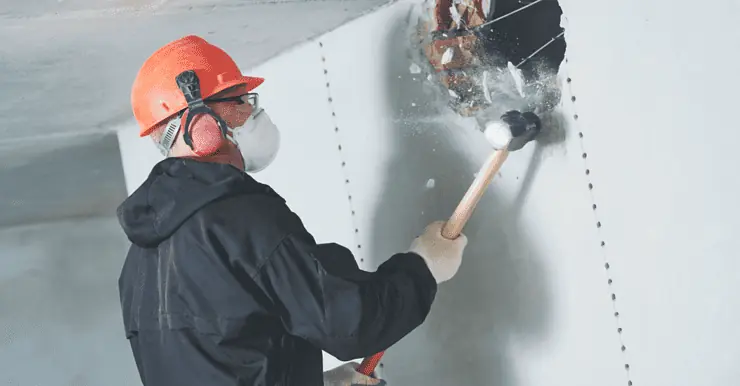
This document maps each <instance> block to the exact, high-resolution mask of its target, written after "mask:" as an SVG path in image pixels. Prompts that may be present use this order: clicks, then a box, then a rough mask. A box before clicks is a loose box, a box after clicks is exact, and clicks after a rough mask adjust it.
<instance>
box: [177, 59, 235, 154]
mask: <svg viewBox="0 0 740 386" xmlns="http://www.w3.org/2000/svg"><path fill="white" fill-rule="evenodd" d="M175 82H176V83H177V87H178V88H179V89H180V92H182V95H183V96H184V97H185V101H186V102H187V103H188V107H187V109H188V110H189V111H188V114H187V117H186V118H185V124H184V125H182V129H183V132H182V136H183V140H184V141H185V143H186V144H187V145H188V146H190V148H191V149H193V150H195V148H194V147H193V139H192V137H191V136H190V121H191V120H192V119H193V117H194V116H196V115H198V114H208V115H210V116H212V117H213V118H214V119H215V120H216V123H217V124H218V127H219V129H221V135H222V136H223V137H224V138H225V139H226V138H228V137H227V132H228V131H227V130H228V125H227V124H226V122H224V120H223V119H222V118H221V117H220V116H218V114H216V113H215V112H214V111H213V110H212V109H211V108H210V107H208V106H207V105H206V104H205V102H204V101H203V97H202V95H201V90H200V79H198V75H197V74H196V73H195V71H193V70H187V71H183V72H181V73H180V74H179V75H177V76H176V77H175ZM168 127H169V125H168Z"/></svg>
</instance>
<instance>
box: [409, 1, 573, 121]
mask: <svg viewBox="0 0 740 386" xmlns="http://www.w3.org/2000/svg"><path fill="white" fill-rule="evenodd" d="M422 9H423V11H422V12H421V15H422V16H420V18H419V20H418V22H417V23H416V24H417V28H416V34H417V39H418V40H417V41H416V42H417V44H418V48H419V50H420V51H422V52H423V58H422V60H423V61H425V62H427V70H428V72H429V73H430V74H431V77H430V78H429V80H432V81H434V82H436V83H438V84H440V85H441V86H442V90H441V91H443V94H448V93H449V95H450V101H449V106H450V107H452V109H453V110H455V111H456V112H457V113H458V114H460V115H462V116H475V115H480V114H479V113H480V112H481V111H488V110H490V108H491V107H493V108H494V110H499V109H497V108H495V107H496V106H497V105H498V106H508V108H511V109H526V110H531V111H535V112H545V111H550V110H552V109H553V108H554V107H555V106H556V105H557V103H558V102H559V101H560V94H561V92H560V90H559V83H558V82H557V75H558V71H559V68H560V64H561V63H562V62H563V59H564V57H565V48H566V43H565V39H564V29H563V28H562V27H561V26H560V21H561V16H562V9H561V8H560V5H559V4H558V2H557V1H555V0H532V1H529V0H498V1H495V0H426V1H424V2H423V5H422ZM488 112H489V113H490V111H488Z"/></svg>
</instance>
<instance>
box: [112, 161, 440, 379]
mask: <svg viewBox="0 0 740 386" xmlns="http://www.w3.org/2000/svg"><path fill="white" fill-rule="evenodd" d="M118 219H119V221H120V223H121V226H122V227H123V230H124V231H125V233H126V235H127V236H128V238H129V240H131V242H132V243H133V245H132V246H131V249H130V250H129V253H128V255H127V257H126V262H125V264H124V266H123V269H122V272H121V276H120V279H119V290H120V297H121V307H122V309H123V319H124V325H125V328H126V336H127V338H128V339H129V341H130V343H131V349H132V350H133V355H134V359H135V361H136V364H137V366H138V369H139V373H140V375H141V379H142V382H143V384H144V386H191V385H192V386H196V385H197V386H247V385H249V386H258V385H264V386H277V385H285V386H292V385H296V386H320V385H322V384H323V380H322V355H321V350H324V351H326V352H328V353H329V354H332V355H334V356H335V357H337V358H339V359H340V360H352V359H357V358H362V357H366V356H369V355H372V354H374V353H376V352H378V351H381V350H384V349H387V348H388V347H389V346H391V345H392V344H394V343H395V342H397V341H398V340H400V339H401V338H402V337H404V336H405V335H406V334H408V333H409V332H410V331H412V330H413V329H414V328H416V327H417V326H419V325H420V324H421V323H422V322H423V321H424V319H425V318H426V316H427V314H428V312H429V309H430V306H431V304H432V301H433V300H434V297H435V294H436V291H437V284H436V282H435V280H434V278H433V277H432V275H431V273H430V272H429V270H428V268H427V267H426V265H425V263H424V261H423V260H422V259H421V257H419V256H418V255H415V254H412V253H399V254H397V255H394V256H392V257H391V258H390V259H389V260H388V261H386V262H385V263H384V264H383V265H381V266H380V267H379V268H378V270H377V271H376V272H373V273H370V272H365V271H361V270H360V269H359V268H358V266H357V263H356V262H355V259H354V257H353V256H352V253H351V252H350V251H349V250H348V249H346V248H344V247H342V246H340V245H337V244H318V245H317V244H316V242H315V241H314V239H313V237H312V236H311V234H309V232H308V231H307V230H306V229H304V227H303V224H302V223H301V221H300V219H299V218H298V216H296V214H295V213H293V212H292V211H291V210H290V209H289V208H288V207H287V206H286V204H285V202H284V200H283V199H282V198H281V197H280V196H279V195H278V194H277V193H275V192H274V191H273V190H272V189H271V188H270V187H269V186H267V185H263V184H261V183H258V182H257V181H255V180H254V179H252V177H250V176H249V175H247V174H246V173H243V172H241V171H239V170H238V169H236V168H234V167H232V166H229V165H222V164H215V163H206V162H200V161H195V160H189V159H178V158H169V159H166V160H164V161H162V162H160V163H159V164H157V165H156V166H155V167H154V168H153V170H152V172H151V174H150V175H149V177H148V178H147V180H146V181H145V182H144V183H143V185H142V186H141V187H140V188H139V189H137V190H136V191H135V192H134V193H133V194H132V195H131V197H129V198H128V199H127V200H126V201H125V202H124V203H123V204H121V206H120V207H119V208H118ZM326 220H327V221H331V219H326Z"/></svg>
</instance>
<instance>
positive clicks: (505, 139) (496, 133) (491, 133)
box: [484, 110, 542, 151]
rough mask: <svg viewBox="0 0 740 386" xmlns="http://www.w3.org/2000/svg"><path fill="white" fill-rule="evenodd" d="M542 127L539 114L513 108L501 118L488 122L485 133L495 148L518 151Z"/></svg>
mask: <svg viewBox="0 0 740 386" xmlns="http://www.w3.org/2000/svg"><path fill="white" fill-rule="evenodd" d="M541 129H542V122H541V121H540V118H539V117H538V116H537V114H535V113H532V112H525V113H522V112H519V111H517V110H511V111H507V112H506V113H504V115H502V116H501V119H500V120H498V121H492V122H488V123H487V124H486V125H485V129H484V134H485V136H486V139H488V141H489V142H490V143H491V145H493V147H494V148H495V149H497V150H498V149H504V148H506V149H507V150H509V151H517V150H519V149H521V148H523V147H524V145H526V144H527V143H528V142H530V141H532V140H533V139H534V138H535V137H536V136H537V134H539V132H540V130H541Z"/></svg>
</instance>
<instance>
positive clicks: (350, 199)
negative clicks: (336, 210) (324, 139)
mask: <svg viewBox="0 0 740 386" xmlns="http://www.w3.org/2000/svg"><path fill="white" fill-rule="evenodd" d="M319 47H324V44H323V43H321V42H319ZM321 61H322V62H326V57H324V56H322V57H321ZM328 74H329V71H328V70H327V69H326V68H325V69H324V75H328ZM329 86H330V85H329V82H328V81H327V82H326V88H327V89H328V88H329ZM328 100H329V104H331V103H332V102H333V101H334V100H333V99H332V98H331V97H329V98H328ZM331 116H332V118H335V119H336V117H337V113H336V112H334V111H332V112H331ZM334 132H335V133H338V132H339V126H334ZM337 149H339V151H340V152H341V151H342V145H338V146H337ZM345 166H347V163H346V162H344V161H342V167H345ZM344 183H345V184H349V179H345V180H344ZM347 199H349V201H350V202H352V195H351V194H348V195H347ZM354 215H355V211H354V209H353V210H352V216H354ZM359 232H360V230H359V229H357V228H355V233H359ZM360 248H362V244H357V249H360ZM364 261H365V259H363V258H360V262H364ZM379 366H380V367H381V368H382V367H383V366H384V365H383V363H382V362H381V363H380V364H379Z"/></svg>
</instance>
